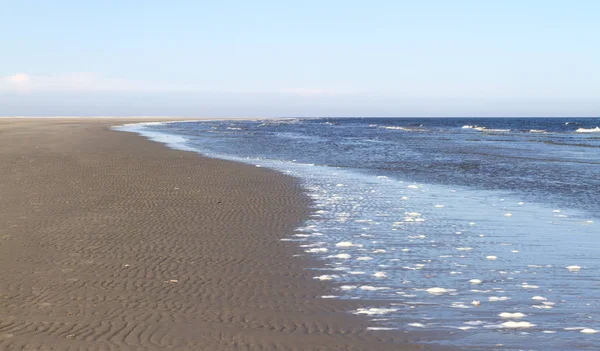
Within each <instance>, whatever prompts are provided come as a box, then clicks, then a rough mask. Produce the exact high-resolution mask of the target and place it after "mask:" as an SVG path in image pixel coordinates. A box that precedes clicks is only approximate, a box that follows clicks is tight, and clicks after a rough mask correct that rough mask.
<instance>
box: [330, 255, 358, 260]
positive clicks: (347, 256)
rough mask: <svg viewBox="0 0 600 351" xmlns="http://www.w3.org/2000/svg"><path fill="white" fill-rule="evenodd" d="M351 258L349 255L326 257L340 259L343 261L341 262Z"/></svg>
mask: <svg viewBox="0 0 600 351" xmlns="http://www.w3.org/2000/svg"><path fill="white" fill-rule="evenodd" d="M351 257H352V256H351V255H349V254H337V255H331V256H327V258H340V259H343V260H346V259H349V258H351Z"/></svg>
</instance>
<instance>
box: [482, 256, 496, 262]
mask: <svg viewBox="0 0 600 351" xmlns="http://www.w3.org/2000/svg"><path fill="white" fill-rule="evenodd" d="M485 258H487V259H488V260H489V261H495V260H497V259H498V257H497V256H486V257H485Z"/></svg>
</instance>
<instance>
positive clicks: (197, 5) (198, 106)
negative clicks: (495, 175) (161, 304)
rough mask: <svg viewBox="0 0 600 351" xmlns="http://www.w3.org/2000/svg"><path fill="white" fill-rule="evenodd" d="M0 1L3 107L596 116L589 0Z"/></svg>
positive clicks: (593, 20) (597, 12)
mask: <svg viewBox="0 0 600 351" xmlns="http://www.w3.org/2000/svg"><path fill="white" fill-rule="evenodd" d="M0 8H1V10H0V47H1V49H0V53H1V54H0V77H1V78H0V115H57V114H60V115H73V114H86V115H98V114H108V115H188V116H298V115H308V116H329V115H350V116H365V115H372V116H461V115H462V116H539V115H542V116H597V115H600V20H599V18H600V1H597V0H564V1H556V0H539V1H537V0H515V1H511V0H502V1H501V0H497V1H492V0H489V1H488V0H478V1H461V0H453V1H449V0H438V1H433V0H430V1H427V0H424V1H402V0H395V1H394V0H388V1H383V0H380V1H377V0H373V1H368V2H367V1H352V0H345V1H334V0H330V1H327V0H320V1H311V0H302V1H285V0H279V1H275V0H272V1H266V0H263V1H261V0H254V1H245V0H244V1H164V0H163V1H126V0H121V1H109V0H104V1H75V0H54V1H27V0H21V1H9V0H0Z"/></svg>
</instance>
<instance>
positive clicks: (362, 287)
mask: <svg viewBox="0 0 600 351" xmlns="http://www.w3.org/2000/svg"><path fill="white" fill-rule="evenodd" d="M360 289H361V290H365V291H377V290H388V289H389V288H388V287H387V286H371V285H363V286H361V287H360Z"/></svg>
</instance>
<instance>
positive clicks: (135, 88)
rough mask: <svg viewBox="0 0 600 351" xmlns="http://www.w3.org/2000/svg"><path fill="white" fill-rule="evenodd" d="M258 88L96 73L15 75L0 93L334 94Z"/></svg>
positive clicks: (3, 80)
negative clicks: (131, 77) (202, 84)
mask: <svg viewBox="0 0 600 351" xmlns="http://www.w3.org/2000/svg"><path fill="white" fill-rule="evenodd" d="M255 88H256V89H242V90H239V89H232V90H226V89H223V88H222V87H220V88H218V87H203V86H201V85H193V84H173V83H161V82H143V81H135V80H128V79H122V78H113V77H106V76H103V75H100V74H96V73H87V72H76V73H66V74H60V75H32V74H27V73H15V74H12V75H9V76H5V77H0V92H21V93H27V92H106V93H120V92H198V93H200V92H214V93H242V94H244V93H251V94H256V93H259V94H260V93H283V94H289V95H298V96H314V95H325V94H332V92H331V91H328V90H324V89H315V88H291V89H288V88H283V89H281V88H276V87H271V88H267V87H262V88H261V87H255Z"/></svg>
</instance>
